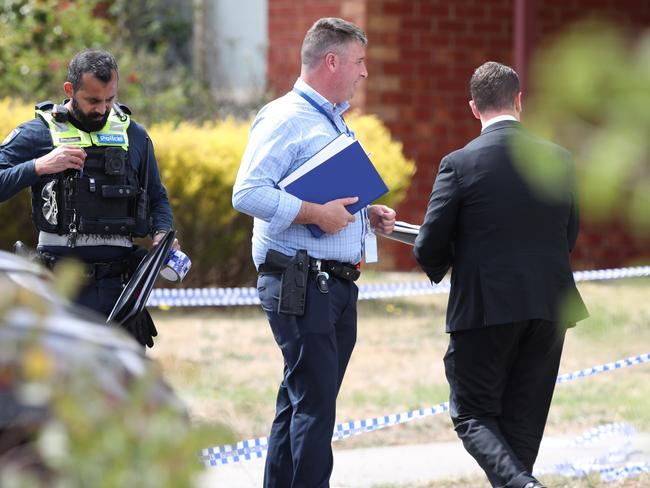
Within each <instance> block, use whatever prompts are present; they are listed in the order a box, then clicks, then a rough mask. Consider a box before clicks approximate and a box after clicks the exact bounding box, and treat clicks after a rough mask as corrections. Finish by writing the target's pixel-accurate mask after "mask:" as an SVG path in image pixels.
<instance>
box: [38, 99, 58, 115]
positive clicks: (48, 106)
mask: <svg viewBox="0 0 650 488" xmlns="http://www.w3.org/2000/svg"><path fill="white" fill-rule="evenodd" d="M34 108H35V109H36V110H41V111H43V112H47V111H48V110H52V108H54V102H52V101H51V100H45V101H44V102H40V103H37V104H36V105H35V106H34Z"/></svg>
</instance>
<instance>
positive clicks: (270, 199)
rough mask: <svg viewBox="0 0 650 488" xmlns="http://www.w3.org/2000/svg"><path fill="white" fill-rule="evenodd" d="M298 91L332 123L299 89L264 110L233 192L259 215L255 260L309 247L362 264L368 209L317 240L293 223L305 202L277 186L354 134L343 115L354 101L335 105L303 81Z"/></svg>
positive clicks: (239, 205) (318, 254) (237, 203)
mask: <svg viewBox="0 0 650 488" xmlns="http://www.w3.org/2000/svg"><path fill="white" fill-rule="evenodd" d="M294 87H295V88H297V89H298V90H300V91H302V92H303V93H305V94H306V95H308V96H309V97H310V98H311V99H312V100H314V101H315V102H316V103H317V104H318V105H320V106H321V107H322V108H323V109H324V110H325V111H326V112H327V114H328V115H329V116H330V118H331V120H328V118H327V117H326V116H325V115H324V114H323V113H321V112H320V111H318V110H317V109H316V108H315V107H313V106H312V105H310V103H309V102H308V101H307V100H305V99H304V98H303V97H301V96H300V95H299V94H298V93H296V92H295V91H290V92H289V93H287V94H286V95H284V96H283V97H281V98H278V99H276V100H274V101H272V102H270V103H269V104H267V105H266V106H264V107H263V108H262V109H261V110H260V111H259V113H258V114H257V117H256V118H255V120H254V121H253V125H252V127H251V130H250V134H249V139H248V145H247V147H246V151H245V152H244V156H243V157H242V161H241V166H240V168H239V173H238V174H237V180H236V182H235V186H234V188H233V196H232V204H233V207H235V208H236V209H237V210H239V211H240V212H243V213H246V214H248V215H251V216H253V217H254V224H253V261H254V262H255V266H257V267H259V265H260V264H262V263H263V262H264V260H265V256H266V252H267V251H268V250H269V249H275V250H276V251H279V252H281V253H284V254H287V255H291V256H293V255H294V254H295V253H296V251H298V250H299V249H306V250H307V253H308V254H309V255H310V256H312V257H314V258H317V259H334V260H337V261H344V262H348V263H357V262H359V261H360V260H361V255H362V249H363V244H362V243H363V237H364V232H365V230H366V228H367V224H366V220H367V212H366V211H365V210H363V211H361V212H358V213H357V214H355V217H356V219H355V222H352V223H350V224H348V225H347V226H345V227H344V228H343V229H342V230H340V231H339V232H337V233H336V234H324V235H322V236H321V237H319V238H316V237H313V236H312V234H311V232H310V231H309V229H308V228H307V227H306V226H305V225H302V224H293V223H292V222H293V221H294V219H295V218H296V216H297V215H298V212H299V210H300V206H301V204H302V202H301V200H299V199H298V198H296V197H294V196H293V195H291V194H289V193H286V192H285V191H283V190H280V189H279V188H278V182H279V181H280V180H282V179H283V178H285V177H286V176H288V175H289V174H291V173H292V172H293V171H295V170H296V169H297V168H299V167H300V166H301V165H302V164H303V163H305V161H307V160H308V159H309V158H311V157H312V156H313V155H314V154H316V153H317V152H318V151H320V150H321V149H322V148H323V147H325V146H326V145H327V144H328V143H329V142H331V141H332V140H333V139H334V138H335V137H336V136H338V135H339V131H340V132H348V133H349V134H351V135H354V134H352V133H351V132H350V131H349V129H348V128H347V126H346V125H345V122H344V121H343V118H342V117H341V114H342V113H343V112H345V111H346V110H347V109H348V107H349V106H350V104H349V103H347V102H345V103H342V104H339V105H336V106H334V105H333V104H332V103H330V102H328V101H327V99H325V98H324V97H323V96H322V95H320V94H319V93H318V92H316V91H315V90H314V89H312V88H311V87H310V86H309V85H307V84H306V83H305V82H304V81H302V80H301V79H300V78H299V79H298V80H297V81H296V83H295V85H294ZM332 121H334V123H335V124H336V127H337V128H338V131H337V130H336V129H335V128H334V125H333V124H332ZM350 196H355V195H350Z"/></svg>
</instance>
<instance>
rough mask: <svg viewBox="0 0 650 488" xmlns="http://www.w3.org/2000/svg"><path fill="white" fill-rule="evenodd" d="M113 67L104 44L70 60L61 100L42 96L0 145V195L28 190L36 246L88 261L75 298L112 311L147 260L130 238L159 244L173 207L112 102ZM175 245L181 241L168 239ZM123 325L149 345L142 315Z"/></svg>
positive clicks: (55, 255)
mask: <svg viewBox="0 0 650 488" xmlns="http://www.w3.org/2000/svg"><path fill="white" fill-rule="evenodd" d="M117 87H118V68H117V63H116V61H115V58H114V57H113V56H112V55H111V54H109V53H108V52H106V51H103V50H101V49H86V50H84V51H81V52H80V53H78V54H77V55H76V56H75V57H74V58H73V59H72V61H71V62H70V65H69V68H68V80H67V81H66V82H65V83H64V84H63V89H64V91H65V93H66V95H67V99H66V100H65V101H64V102H63V104H62V105H56V104H54V103H52V102H49V101H47V102H42V103H39V104H38V105H36V117H35V118H34V119H32V120H30V121H29V122H25V123H23V124H21V125H19V126H18V127H17V128H15V129H14V130H13V131H12V132H11V133H10V134H9V135H8V136H7V138H6V139H5V140H4V142H3V143H2V145H0V201H5V200H7V199H9V198H11V197H12V196H13V195H15V194H16V193H18V192H19V191H20V190H22V189H24V188H26V187H28V186H30V187H31V189H32V219H33V221H34V224H35V226H36V228H37V229H38V248H37V249H38V251H39V253H40V254H41V256H42V257H43V258H44V260H45V262H46V263H47V264H48V265H49V266H55V265H56V263H57V262H58V261H59V260H60V259H61V258H64V257H68V256H70V257H75V258H77V259H80V260H81V261H83V262H84V263H85V265H86V274H87V276H88V278H89V280H88V282H87V285H86V286H85V287H84V288H83V289H82V290H81V292H80V295H79V296H78V298H77V302H78V303H79V304H81V305H84V306H86V307H89V308H91V309H93V310H95V311H97V312H99V313H101V314H103V315H104V316H108V314H109V313H110V311H111V309H112V308H113V306H114V304H115V302H116V301H117V298H118V297H119V295H120V293H121V291H122V288H123V285H124V284H125V282H126V281H127V280H128V278H129V275H130V274H131V273H132V272H133V270H134V269H135V267H137V264H138V263H139V261H140V260H141V259H142V257H143V254H144V252H143V250H142V249H139V248H138V247H137V246H134V245H133V240H132V238H133V237H142V236H145V235H147V234H149V235H151V236H152V238H153V244H154V245H157V244H158V243H159V242H160V240H161V239H162V238H163V236H164V235H165V233H166V232H167V231H168V230H169V229H171V227H172V211H171V206H170V204H169V200H168V198H167V192H166V190H165V187H164V186H163V184H162V182H161V181H160V173H159V171H158V165H157V162H156V157H155V155H154V151H153V147H152V144H151V140H150V139H149V136H148V135H147V132H146V130H145V129H144V127H143V126H141V125H140V124H138V123H136V122H135V121H133V120H131V118H130V111H129V109H128V108H127V107H126V106H124V105H121V104H119V103H117V101H116V99H115V97H116V94H117ZM174 246H175V247H178V243H177V242H175V243H174ZM137 322H138V323H137V324H135V323H132V324H130V326H129V327H127V329H129V331H130V332H131V333H132V334H133V335H134V336H135V337H136V339H137V340H138V341H139V342H141V343H142V344H147V345H149V346H150V347H151V346H152V345H153V340H152V339H151V337H152V336H154V335H156V330H155V327H154V325H153V322H152V321H151V318H150V317H149V315H148V313H145V315H144V316H143V317H140V318H139V320H138V321H137Z"/></svg>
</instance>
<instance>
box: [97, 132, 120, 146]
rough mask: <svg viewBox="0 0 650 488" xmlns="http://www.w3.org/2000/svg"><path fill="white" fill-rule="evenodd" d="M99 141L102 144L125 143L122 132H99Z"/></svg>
mask: <svg viewBox="0 0 650 488" xmlns="http://www.w3.org/2000/svg"><path fill="white" fill-rule="evenodd" d="M97 141H99V142H100V143H102V144H124V135H122V134H97Z"/></svg>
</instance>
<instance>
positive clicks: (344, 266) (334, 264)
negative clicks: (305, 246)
mask: <svg viewBox="0 0 650 488" xmlns="http://www.w3.org/2000/svg"><path fill="white" fill-rule="evenodd" d="M289 259H290V257H289V256H287V265H288V260H289ZM285 269H286V266H282V265H281V264H273V265H271V264H268V263H262V264H260V267H259V270H258V271H259V272H260V273H262V274H277V273H282V272H283V271H284V270H285ZM309 270H310V271H313V272H315V273H318V272H319V271H324V272H325V273H328V274H330V275H331V276H334V277H336V278H341V279H344V280H350V281H357V280H358V279H359V276H361V271H360V270H359V268H358V266H356V265H354V264H350V263H343V262H341V261H334V260H331V259H316V258H312V257H310V258H309Z"/></svg>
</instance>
